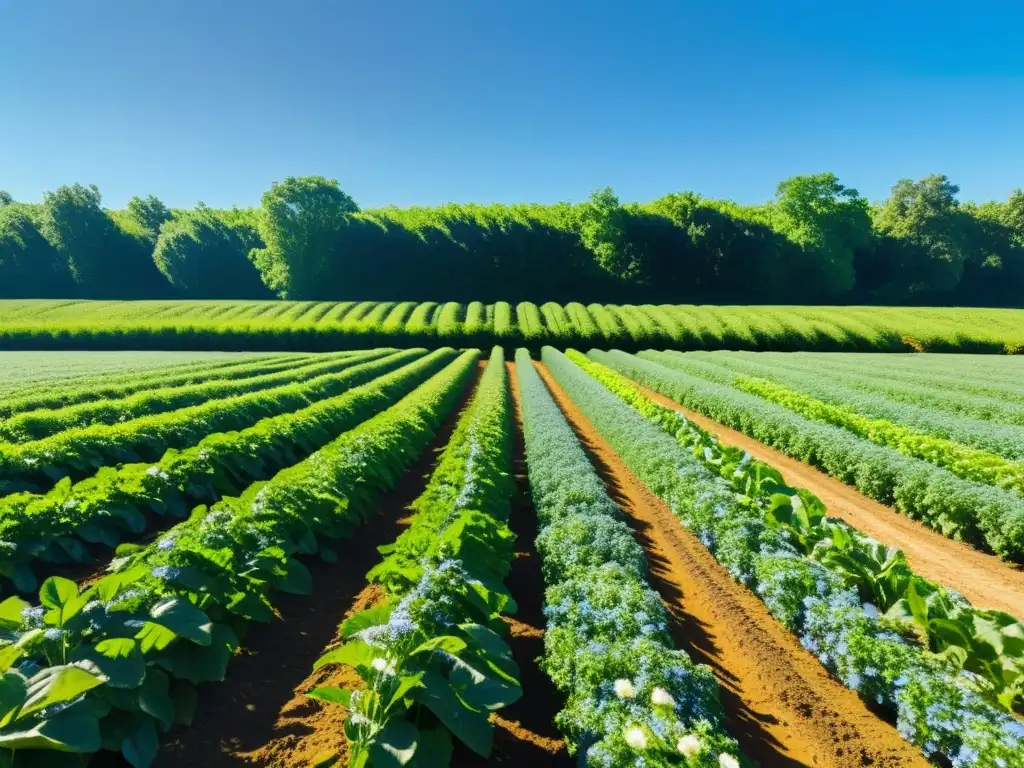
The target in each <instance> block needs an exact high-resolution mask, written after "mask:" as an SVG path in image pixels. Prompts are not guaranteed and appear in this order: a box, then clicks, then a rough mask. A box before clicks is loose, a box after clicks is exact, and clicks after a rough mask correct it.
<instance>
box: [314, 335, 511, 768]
mask: <svg viewBox="0 0 1024 768" xmlns="http://www.w3.org/2000/svg"><path fill="white" fill-rule="evenodd" d="M512 429H513V426H512V405H511V399H510V397H509V392H508V376H507V374H506V372H505V358H504V354H503V353H502V351H501V349H500V348H495V349H494V350H493V352H492V353H491V358H490V360H489V361H488V364H487V368H486V370H485V372H484V374H483V376H482V377H481V380H480V384H479V386H478V388H477V391H476V393H475V394H474V396H473V399H472V401H471V403H470V404H469V406H468V407H467V408H466V410H465V412H464V413H463V415H462V416H461V417H460V419H459V422H458V425H457V426H456V429H455V432H454V433H453V435H452V437H451V439H450V441H449V443H448V445H447V446H446V447H445V450H444V453H443V454H442V455H441V458H440V460H439V461H438V464H437V468H436V469H435V470H434V472H433V474H432V475H431V478H430V481H429V482H428V484H427V488H426V490H425V491H424V492H423V493H422V494H421V495H420V496H419V497H418V498H417V499H416V501H415V502H413V504H412V509H413V510H414V511H415V514H414V515H413V516H412V518H411V520H410V525H409V528H407V529H406V531H405V532H404V533H402V535H400V536H399V537H398V538H397V539H396V540H395V542H394V543H393V544H390V545H387V546H384V547H381V552H382V553H383V554H385V558H384V559H383V560H382V561H381V563H379V564H378V565H377V566H376V567H375V568H373V569H372V570H371V571H370V573H369V574H368V579H369V580H370V581H373V582H377V583H381V584H383V585H384V586H385V588H386V589H387V594H388V598H387V601H386V602H383V603H380V604H378V605H376V606H374V607H372V608H369V609H367V610H365V611H362V612H360V613H357V614H356V615H354V616H352V617H350V618H349V619H347V620H346V621H345V622H344V623H343V624H342V626H341V634H342V636H343V637H344V638H346V639H347V642H346V643H345V644H344V645H342V646H341V647H340V648H337V649H335V650H331V651H328V652H327V653H326V654H325V655H324V656H322V657H321V658H320V660H319V661H318V662H317V663H316V667H320V666H323V665H325V664H345V665H347V666H350V667H353V668H354V669H355V671H356V672H357V674H358V675H359V676H360V677H361V678H362V680H363V682H364V685H365V687H359V688H353V689H349V690H342V689H337V688H327V689H323V688H321V689H314V690H313V691H312V692H311V694H310V695H312V696H314V697H317V698H321V699H324V700H328V701H335V702H339V703H342V704H345V705H346V706H347V707H348V709H349V715H348V718H347V719H346V721H345V728H344V730H345V736H346V738H347V740H348V742H349V759H350V763H351V764H352V765H354V766H355V765H378V766H379V765H391V764H394V761H393V760H388V759H387V757H388V754H390V755H391V757H392V758H394V757H395V756H398V757H401V758H402V759H401V760H400V761H399V762H401V763H403V764H406V765H420V766H425V765H440V766H445V765H448V764H449V762H450V746H449V747H446V749H444V750H443V751H442V752H441V753H438V752H437V751H436V746H435V745H436V743H437V741H438V740H440V741H442V742H443V743H444V744H446V745H450V744H451V742H452V737H455V738H457V739H459V740H460V741H462V742H463V743H465V744H466V746H467V747H469V748H470V749H471V750H473V751H474V752H477V753H478V754H481V755H484V756H487V755H488V754H489V753H490V747H491V740H492V736H491V729H492V726H491V724H490V723H489V722H488V719H487V718H488V715H487V713H488V712H489V711H493V710H497V709H500V708H501V707H503V706H506V705H507V704H510V703H512V702H513V701H515V700H516V699H518V698H519V696H520V695H521V693H522V691H521V688H520V686H519V682H518V666H517V665H516V663H515V661H514V660H513V659H512V653H511V650H510V649H509V647H508V645H507V643H506V642H505V640H504V639H503V638H502V637H501V635H500V634H499V632H503V631H504V625H503V623H502V621H501V618H500V614H501V612H503V611H504V612H511V611H513V610H514V609H515V604H514V602H512V601H511V599H510V598H509V596H508V594H507V592H506V591H505V589H504V587H503V586H501V581H502V580H503V579H504V577H505V576H506V575H507V574H508V571H509V568H510V566H511V561H512V558H513V556H514V554H515V552H514V547H513V540H514V537H513V535H512V533H511V531H510V530H509V529H508V525H507V520H508V514H509V506H510V505H509V498H510V496H511V494H512V490H513V485H512V482H511V478H510V476H509V468H510V467H509V465H510V463H511V450H512ZM438 652H442V653H438ZM398 739H400V744H399V742H398ZM428 761H429V762H428Z"/></svg>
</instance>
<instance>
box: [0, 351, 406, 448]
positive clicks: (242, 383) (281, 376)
mask: <svg viewBox="0 0 1024 768" xmlns="http://www.w3.org/2000/svg"><path fill="white" fill-rule="evenodd" d="M388 351H389V350H372V351H368V352H357V353H351V352H337V353H333V354H325V355H323V356H321V357H318V358H315V359H313V360H311V361H309V362H305V363H302V364H299V365H294V366H288V367H286V368H285V369H284V370H280V371H274V372H271V373H264V374H262V375H257V376H252V377H249V378H243V379H236V380H232V381H210V382H202V383H199V384H192V385H189V386H183V387H168V388H154V389H149V390H148V391H145V392H139V393H137V394H134V395H129V396H127V397H120V398H115V399H111V400H99V401H93V402H86V403H77V404H75V405H66V406H61V407H58V408H53V409H48V408H42V409H38V410H33V411H28V412H25V413H19V414H16V415H13V416H11V417H10V418H8V419H6V420H4V421H2V422H0V440H4V441H7V442H12V443H27V442H32V441H34V440H43V439H45V438H47V437H50V436H52V435H55V434H57V433H58V432H63V431H65V430H69V429H81V428H84V427H89V426H91V425H93V424H120V423H124V422H126V421H131V420H133V419H138V418H142V417H143V416H155V415H156V414H159V413H167V412H169V411H176V410H180V409H184V408H188V407H190V406H194V405H199V404H202V403H207V402H210V401H213V400H224V399H227V398H231V397H238V396H239V395H245V394H250V393H253V392H262V391H264V390H267V389H274V388H275V387H281V386H287V385H289V384H294V383H296V382H300V381H308V380H309V379H314V378H316V377H318V376H324V375H326V374H329V373H334V372H336V371H339V370H344V369H345V368H346V367H348V366H350V365H351V364H352V361H353V360H358V361H359V362H364V361H366V360H372V359H374V358H375V357H383V356H384V355H386V354H387V353H388Z"/></svg>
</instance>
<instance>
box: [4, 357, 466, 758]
mask: <svg viewBox="0 0 1024 768" xmlns="http://www.w3.org/2000/svg"><path fill="white" fill-rule="evenodd" d="M478 354H479V353H478V352H476V351H467V352H465V353H463V354H462V355H461V356H459V358H458V359H456V360H455V361H453V362H452V363H450V364H449V365H448V366H447V367H446V368H445V369H444V370H442V371H441V372H439V373H438V374H436V375H435V376H434V377H432V378H431V379H430V380H429V381H428V382H426V383H425V384H423V385H422V386H421V387H419V388H418V389H416V390H415V391H414V392H413V393H412V394H410V395H408V396H406V397H405V398H403V399H402V400H401V401H400V402H398V403H397V404H396V405H394V406H392V407H391V408H389V409H388V410H386V411H384V412H383V413H380V414H378V415H377V416H374V417H373V418H371V419H369V420H368V421H366V422H363V423H362V424H360V425H359V426H357V427H356V428H354V429H352V430H350V431H348V432H346V433H344V434H342V435H341V436H340V437H338V438H337V439H336V440H334V441H333V442H332V443H330V444H329V445H327V446H326V447H324V448H322V449H321V450H319V451H317V452H316V453H315V454H313V455H312V456H310V457H309V458H308V459H306V460H304V461H302V462H300V463H299V464H296V465H294V466H292V467H289V468H288V469H285V470H283V471H281V472H279V473H278V474H277V475H275V476H274V477H273V478H272V479H271V480H270V481H268V482H259V483H255V484H254V485H253V486H251V487H250V488H249V489H247V490H246V492H245V493H243V494H242V496H240V497H238V498H226V499H223V500H222V501H220V502H218V503H217V504H216V505H214V506H213V507H210V508H208V509H207V508H205V507H199V508H197V509H196V510H195V511H194V512H193V513H192V515H191V516H190V517H189V519H188V520H186V521H183V522H181V523H179V524H178V525H176V526H175V527H174V528H172V529H171V530H170V531H168V532H166V533H165V534H163V535H162V536H161V537H160V538H159V539H158V540H157V541H155V542H153V543H152V544H150V545H148V546H145V547H142V548H137V549H134V550H132V551H129V552H126V553H124V554H123V556H122V557H121V558H119V559H118V560H116V561H114V563H113V564H112V565H113V569H114V572H113V573H112V574H111V575H109V576H107V577H105V578H104V579H102V580H101V581H99V582H98V583H97V584H95V585H93V586H91V587H88V588H87V589H84V590H81V591H80V590H79V589H78V588H77V587H76V586H75V585H74V583H72V582H69V581H68V580H66V579H60V578H55V577H51V578H50V579H48V580H47V581H46V582H44V584H43V586H42V588H41V590H40V605H38V606H33V605H29V604H28V603H26V602H25V601H23V600H21V599H20V598H17V597H11V598H8V599H7V600H5V601H4V602H3V603H0V628H2V629H3V632H4V634H3V638H2V640H0V660H2V661H4V662H6V663H5V664H4V666H5V667H6V668H8V671H7V673H6V675H5V677H4V681H5V691H4V692H5V695H4V697H3V699H2V700H0V750H6V751H7V756H8V757H9V760H8V763H9V764H14V765H33V766H37V765H40V764H41V763H40V762H39V761H40V760H41V759H45V756H44V757H43V758H40V756H39V753H38V752H36V751H32V752H29V751H28V750H38V749H50V750H61V751H65V752H79V753H88V752H96V751H98V750H100V749H101V748H102V749H109V750H113V751H120V752H121V754H122V755H123V756H124V758H125V759H126V760H127V761H128V762H129V763H130V764H131V765H133V766H135V768H145V766H148V765H150V764H151V763H152V761H153V759H154V758H155V756H156V753H157V749H158V739H159V736H158V734H159V733H160V732H164V731H166V730H167V729H168V728H170V727H171V726H172V725H173V724H174V723H175V722H188V721H190V720H191V716H192V711H193V710H194V705H195V700H196V691H195V687H194V686H195V685H196V684H198V683H202V682H206V681H216V680H221V679H223V677H224V674H225V671H226V668H227V665H228V662H229V660H230V658H231V655H232V654H233V652H234V650H235V648H236V647H237V645H238V636H239V632H240V630H241V629H243V628H244V626H245V624H246V623H247V622H249V621H269V620H270V619H271V618H272V616H273V599H274V597H275V595H276V594H277V593H279V592H293V593H303V594H304V593H308V592H309V591H310V590H311V588H312V584H311V579H310V575H309V572H308V571H307V570H306V568H305V567H304V566H303V565H302V563H301V562H300V561H299V560H298V559H296V556H298V555H314V554H317V553H320V554H321V555H322V556H324V557H336V555H335V554H333V550H332V549H330V547H329V542H330V541H331V540H333V539H337V538H340V537H344V536H347V535H348V534H349V533H350V532H351V531H352V530H353V529H355V528H356V527H358V526H359V525H361V524H362V523H363V522H365V520H366V519H367V518H368V516H369V515H370V514H371V513H372V511H373V509H374V508H375V505H376V502H377V500H378V499H379V496H380V494H381V493H382V492H384V491H386V490H389V489H391V488H393V487H394V485H395V483H396V482H397V479H398V478H399V477H400V476H401V474H402V472H403V471H404V470H406V469H408V468H409V466H411V464H412V463H413V462H414V461H415V460H416V457H417V456H418V455H419V454H420V453H421V452H422V451H423V449H424V448H425V447H426V445H427V444H428V443H429V442H430V440H431V439H432V438H433V436H434V434H435V433H436V430H437V429H438V427H439V426H440V424H441V422H442V421H443V420H444V418H445V417H446V415H447V414H448V413H449V412H450V411H451V410H452V408H453V407H454V405H455V403H456V400H457V399H458V397H459V395H460V393H461V391H462V390H463V389H464V387H465V384H466V382H467V381H468V379H469V377H470V375H471V373H472V371H473V368H474V367H475V363H476V359H477V357H478ZM83 694H85V695H84V696H83Z"/></svg>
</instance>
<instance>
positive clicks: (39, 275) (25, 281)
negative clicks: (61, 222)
mask: <svg viewBox="0 0 1024 768" xmlns="http://www.w3.org/2000/svg"><path fill="white" fill-rule="evenodd" d="M0 286H2V288H0V292H2V293H3V295H4V296H9V297H18V298H20V297H24V298H42V297H50V296H70V295H72V294H73V293H74V290H75V285H74V281H73V280H72V279H71V273H70V271H69V270H68V265H67V260H66V259H65V258H64V257H62V256H61V255H60V254H59V253H58V252H57V250H56V249H55V248H54V247H53V246H52V245H50V243H49V242H47V241H46V239H45V238H44V237H43V236H42V234H41V233H40V232H39V229H38V227H37V226H36V224H35V222H34V221H33V220H32V218H31V217H30V216H29V215H28V214H27V213H26V212H25V210H24V209H23V208H22V207H21V206H18V205H3V206H0Z"/></svg>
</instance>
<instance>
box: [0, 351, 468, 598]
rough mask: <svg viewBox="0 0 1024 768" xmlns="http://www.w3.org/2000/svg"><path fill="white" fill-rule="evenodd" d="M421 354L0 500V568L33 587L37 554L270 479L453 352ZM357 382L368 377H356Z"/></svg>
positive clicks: (50, 557) (97, 542)
mask: <svg viewBox="0 0 1024 768" xmlns="http://www.w3.org/2000/svg"><path fill="white" fill-rule="evenodd" d="M422 355H423V350H407V351H404V352H398V353H395V354H394V355H392V356H390V357H387V358H383V359H380V360H375V361H372V362H369V363H364V364H363V365H360V366H357V367H355V368H351V369H349V371H347V372H346V373H345V374H342V377H343V378H342V379H341V381H342V382H343V383H344V384H345V386H344V387H343V388H342V389H341V390H340V393H339V394H336V395H334V396H333V397H327V398H326V399H324V400H320V401H317V402H314V403H312V404H311V405H308V406H307V407H305V408H301V409H299V410H297V411H292V412H289V413H284V414H281V415H278V416H270V417H267V418H265V419H262V420H260V421H258V422H257V423H256V424H254V425H253V426H251V427H248V428H246V429H243V430H240V431H237V432H221V433H215V434H212V435H208V436H206V437H205V438H203V439H202V440H201V441H199V443H197V444H196V445H194V446H192V447H190V448H187V449H185V450H183V451H178V450H175V449H171V450H169V451H168V452H167V453H166V454H165V455H164V456H163V457H162V458H161V459H160V461H158V462H157V463H156V464H148V463H142V464H126V465H123V466H120V467H116V468H114V467H105V468H103V469H101V470H100V471H99V472H98V473H97V474H96V475H94V476H92V477H89V478H86V479H85V480H82V481H81V482H79V483H76V484H74V485H72V484H71V482H70V480H67V479H65V480H63V481H61V482H60V483H58V484H57V486H56V487H55V488H53V489H52V490H50V491H49V492H48V493H45V494H30V493H21V494H12V495H10V496H7V497H4V498H3V499H0V541H2V542H3V545H2V546H3V547H4V555H5V557H4V560H3V562H2V563H0V575H2V576H4V577H6V578H8V579H11V580H12V581H13V583H14V585H15V586H16V587H17V588H18V589H19V590H21V591H30V590H33V589H35V583H36V578H35V574H34V572H33V568H32V561H33V560H36V559H39V560H43V561H45V562H50V563H63V562H69V561H70V562H86V561H88V560H89V559H90V554H89V551H88V549H87V546H86V545H92V546H93V548H96V547H98V546H102V547H105V548H108V549H111V548H113V547H115V546H117V545H118V543H119V542H120V541H121V539H122V538H123V537H124V536H125V535H128V536H132V535H139V534H141V533H142V532H144V531H145V530H146V528H147V527H149V526H150V525H151V524H152V523H153V521H154V519H155V518H158V517H161V516H172V517H182V516H184V515H185V514H186V513H187V512H188V511H189V509H191V507H192V505H194V504H200V503H211V502H214V501H216V500H217V499H219V498H220V497H221V496H222V495H226V494H233V493H238V492H240V491H241V490H243V489H245V488H246V487H247V486H248V485H249V484H250V483H252V482H254V481H256V480H260V479H266V478H267V477H269V476H270V475H271V474H273V473H274V472H276V471H278V470H280V469H283V468H284V467H286V466H288V465H289V464H292V463H294V462H295V461H297V460H299V459H302V458H305V457H306V456H308V455H309V454H310V453H312V452H313V451H315V450H317V449H318V448H320V447H322V446H324V445H326V444H327V443H329V442H330V441H331V440H333V439H334V438H335V437H336V436H337V435H338V434H340V433H341V432H344V431H345V430H347V429H351V428H352V427H354V426H355V425H356V424H358V423H359V422H360V421H363V420H364V419H366V418H368V417H369V416H371V415H372V414H374V413H376V412H378V411H380V410H381V409H383V408H386V407H388V406H390V405H392V404H394V402H395V401H396V400H398V399H399V398H400V397H402V396H404V395H406V394H407V393H408V392H409V391H410V390H411V389H413V388H414V387H415V386H417V385H419V384H420V383H421V382H422V381H423V380H424V379H426V378H427V377H428V376H430V375H431V374H433V373H435V372H436V371H437V370H438V369H439V368H440V367H441V366H442V365H444V364H445V363H447V362H449V361H450V360H451V359H452V357H453V356H454V355H455V352H454V351H453V350H451V349H440V350H436V351H434V352H432V353H430V354H429V355H426V356H422ZM398 366H402V367H398ZM393 369H397V370H393ZM360 382H368V383H365V384H362V385H361V386H356V385H358V384H359V383H360Z"/></svg>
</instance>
